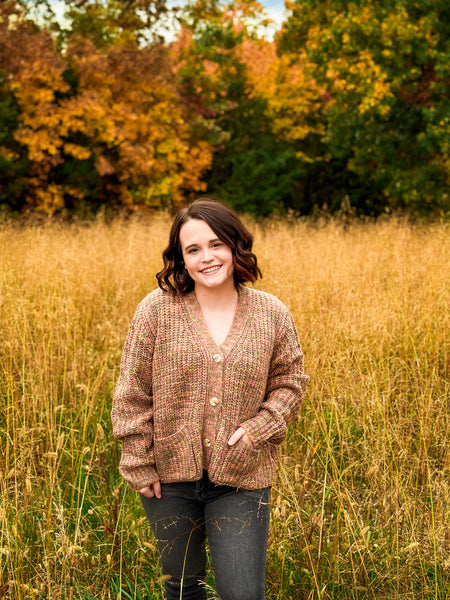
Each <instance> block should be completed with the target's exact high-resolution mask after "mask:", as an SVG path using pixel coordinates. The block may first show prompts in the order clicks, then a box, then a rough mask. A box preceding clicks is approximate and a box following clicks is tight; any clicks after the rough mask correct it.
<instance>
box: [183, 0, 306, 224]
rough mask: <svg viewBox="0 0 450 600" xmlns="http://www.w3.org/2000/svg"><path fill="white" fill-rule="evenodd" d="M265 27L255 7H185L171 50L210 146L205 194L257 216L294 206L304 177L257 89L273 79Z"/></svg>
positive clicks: (272, 55)
mask: <svg viewBox="0 0 450 600" xmlns="http://www.w3.org/2000/svg"><path fill="white" fill-rule="evenodd" d="M266 24H267V19H266V17H265V15H264V13H263V10H262V6H261V5H260V4H259V3H257V2H253V1H248V2H231V3H226V4H223V3H220V2H217V1H209V0H208V1H206V2H204V1H203V0H202V1H199V2H197V3H196V4H195V5H193V6H191V7H190V8H189V10H188V12H187V15H186V18H185V21H184V28H183V31H182V34H181V36H180V39H179V41H178V43H177V44H175V45H174V52H175V51H176V53H177V54H176V58H175V59H174V64H175V65H177V71H178V77H179V79H180V85H181V89H182V90H183V95H184V96H185V97H186V98H187V99H188V101H189V102H190V104H191V106H192V112H193V114H194V120H195V122H197V123H198V121H199V119H200V120H201V122H202V125H203V127H204V129H205V130H206V132H207V135H209V136H212V139H211V138H209V139H211V141H212V142H213V143H214V148H215V153H214V161H213V163H212V165H211V168H210V170H209V171H208V172H207V173H206V175H205V178H204V180H205V182H206V183H207V186H208V192H209V193H212V194H214V195H217V196H218V197H220V198H221V199H223V200H225V201H227V202H228V203H230V204H231V205H233V206H234V207H235V208H237V209H239V210H244V211H249V212H254V213H256V214H269V213H270V212H272V211H273V210H275V209H277V208H282V207H283V206H289V205H291V204H292V202H293V199H294V198H295V196H296V187H297V185H298V181H299V179H300V177H301V172H300V162H299V160H298V157H297V155H296V152H295V149H294V148H293V146H292V144H291V143H290V141H286V140H283V139H282V136H281V135H278V133H277V131H276V127H275V118H276V114H275V111H274V110H272V108H271V106H270V102H269V100H271V98H269V97H268V96H267V94H265V93H263V89H262V88H263V86H261V84H260V83H261V82H262V80H263V79H264V77H266V76H267V77H268V78H269V79H270V78H272V79H273V77H274V71H273V67H274V63H276V61H277V57H276V55H275V48H274V45H273V43H271V42H268V41H267V40H266V39H264V37H262V36H261V32H262V31H264V26H265V25H266ZM272 91H273V90H272ZM205 126H206V127H205Z"/></svg>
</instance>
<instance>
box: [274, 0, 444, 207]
mask: <svg viewBox="0 0 450 600" xmlns="http://www.w3.org/2000/svg"><path fill="white" fill-rule="evenodd" d="M288 8H289V9H290V10H291V15H290V17H289V18H288V19H287V21H286V22H285V24H284V26H283V29H282V31H281V33H280V35H279V37H278V41H277V46H278V52H279V54H280V56H289V58H290V61H291V62H292V63H293V64H295V63H298V64H301V65H303V68H304V69H305V75H306V77H307V78H309V79H311V80H314V81H316V82H317V84H318V85H319V86H321V87H322V88H323V90H324V98H326V106H325V107H324V111H323V125H324V132H325V133H324V135H323V136H322V143H323V146H324V150H325V151H326V152H327V154H328V158H327V159H326V160H325V161H323V162H322V163H321V164H320V165H319V167H320V168H319V170H318V171H317V165H316V166H315V169H316V173H317V174H319V175H321V176H322V178H325V180H327V179H329V176H331V175H333V173H336V174H337V173H340V176H339V177H338V178H337V180H336V181H337V187H338V194H334V195H333V194H331V195H329V197H328V199H327V198H323V201H324V202H326V201H328V202H330V199H331V204H333V203H334V204H335V205H336V203H338V202H340V199H341V197H342V194H343V193H347V194H348V195H349V197H350V200H351V202H352V204H353V205H355V206H356V207H357V208H358V209H359V210H360V211H361V212H373V213H375V214H376V213H379V212H380V211H381V210H391V209H393V208H394V209H395V208H402V209H404V208H406V209H409V210H413V211H415V212H420V213H429V212H433V211H436V210H438V211H439V210H443V211H445V210H449V207H450V204H449V197H448V189H449V183H450V170H449V169H450V160H449V159H450V156H449V142H448V140H449V139H450V97H449V92H450V72H449V68H450V67H449V65H450V43H449V42H450V29H449V27H448V24H449V22H450V6H449V4H448V3H447V2H443V1H442V0H432V1H430V2H419V1H417V0H405V1H404V2H401V3H392V2H389V1H381V2H378V1H377V2H374V1H372V0H364V1H362V2H343V1H341V0H332V1H331V2H329V1H327V2H324V1H323V0H293V1H291V2H289V4H288ZM327 189H329V186H327Z"/></svg>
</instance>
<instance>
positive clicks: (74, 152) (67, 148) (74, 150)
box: [63, 142, 91, 160]
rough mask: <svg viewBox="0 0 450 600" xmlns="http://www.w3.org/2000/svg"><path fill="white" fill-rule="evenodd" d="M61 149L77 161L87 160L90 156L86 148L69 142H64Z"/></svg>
mask: <svg viewBox="0 0 450 600" xmlns="http://www.w3.org/2000/svg"><path fill="white" fill-rule="evenodd" d="M63 148H64V152H65V153H66V154H70V155H71V156H73V157H74V158H76V159H78V160H88V159H89V158H90V156H91V151H90V150H89V149H88V148H84V147H83V146H79V145H78V144H71V143H70V142H66V143H65V144H64V146H63Z"/></svg>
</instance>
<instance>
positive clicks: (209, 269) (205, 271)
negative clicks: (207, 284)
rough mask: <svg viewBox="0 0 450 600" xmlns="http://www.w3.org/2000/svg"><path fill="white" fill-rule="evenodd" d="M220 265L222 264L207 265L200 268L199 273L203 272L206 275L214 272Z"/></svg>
mask: <svg viewBox="0 0 450 600" xmlns="http://www.w3.org/2000/svg"><path fill="white" fill-rule="evenodd" d="M221 267H222V265H216V266H214V267H208V268H206V269H202V270H201V271H200V273H204V274H205V275H207V274H208V273H215V272H216V271H218V270H219V269H220V268H221Z"/></svg>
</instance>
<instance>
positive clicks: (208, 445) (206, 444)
mask: <svg viewBox="0 0 450 600" xmlns="http://www.w3.org/2000/svg"><path fill="white" fill-rule="evenodd" d="M203 445H204V446H205V448H209V447H210V446H211V440H209V439H208V438H205V439H204V440H203Z"/></svg>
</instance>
